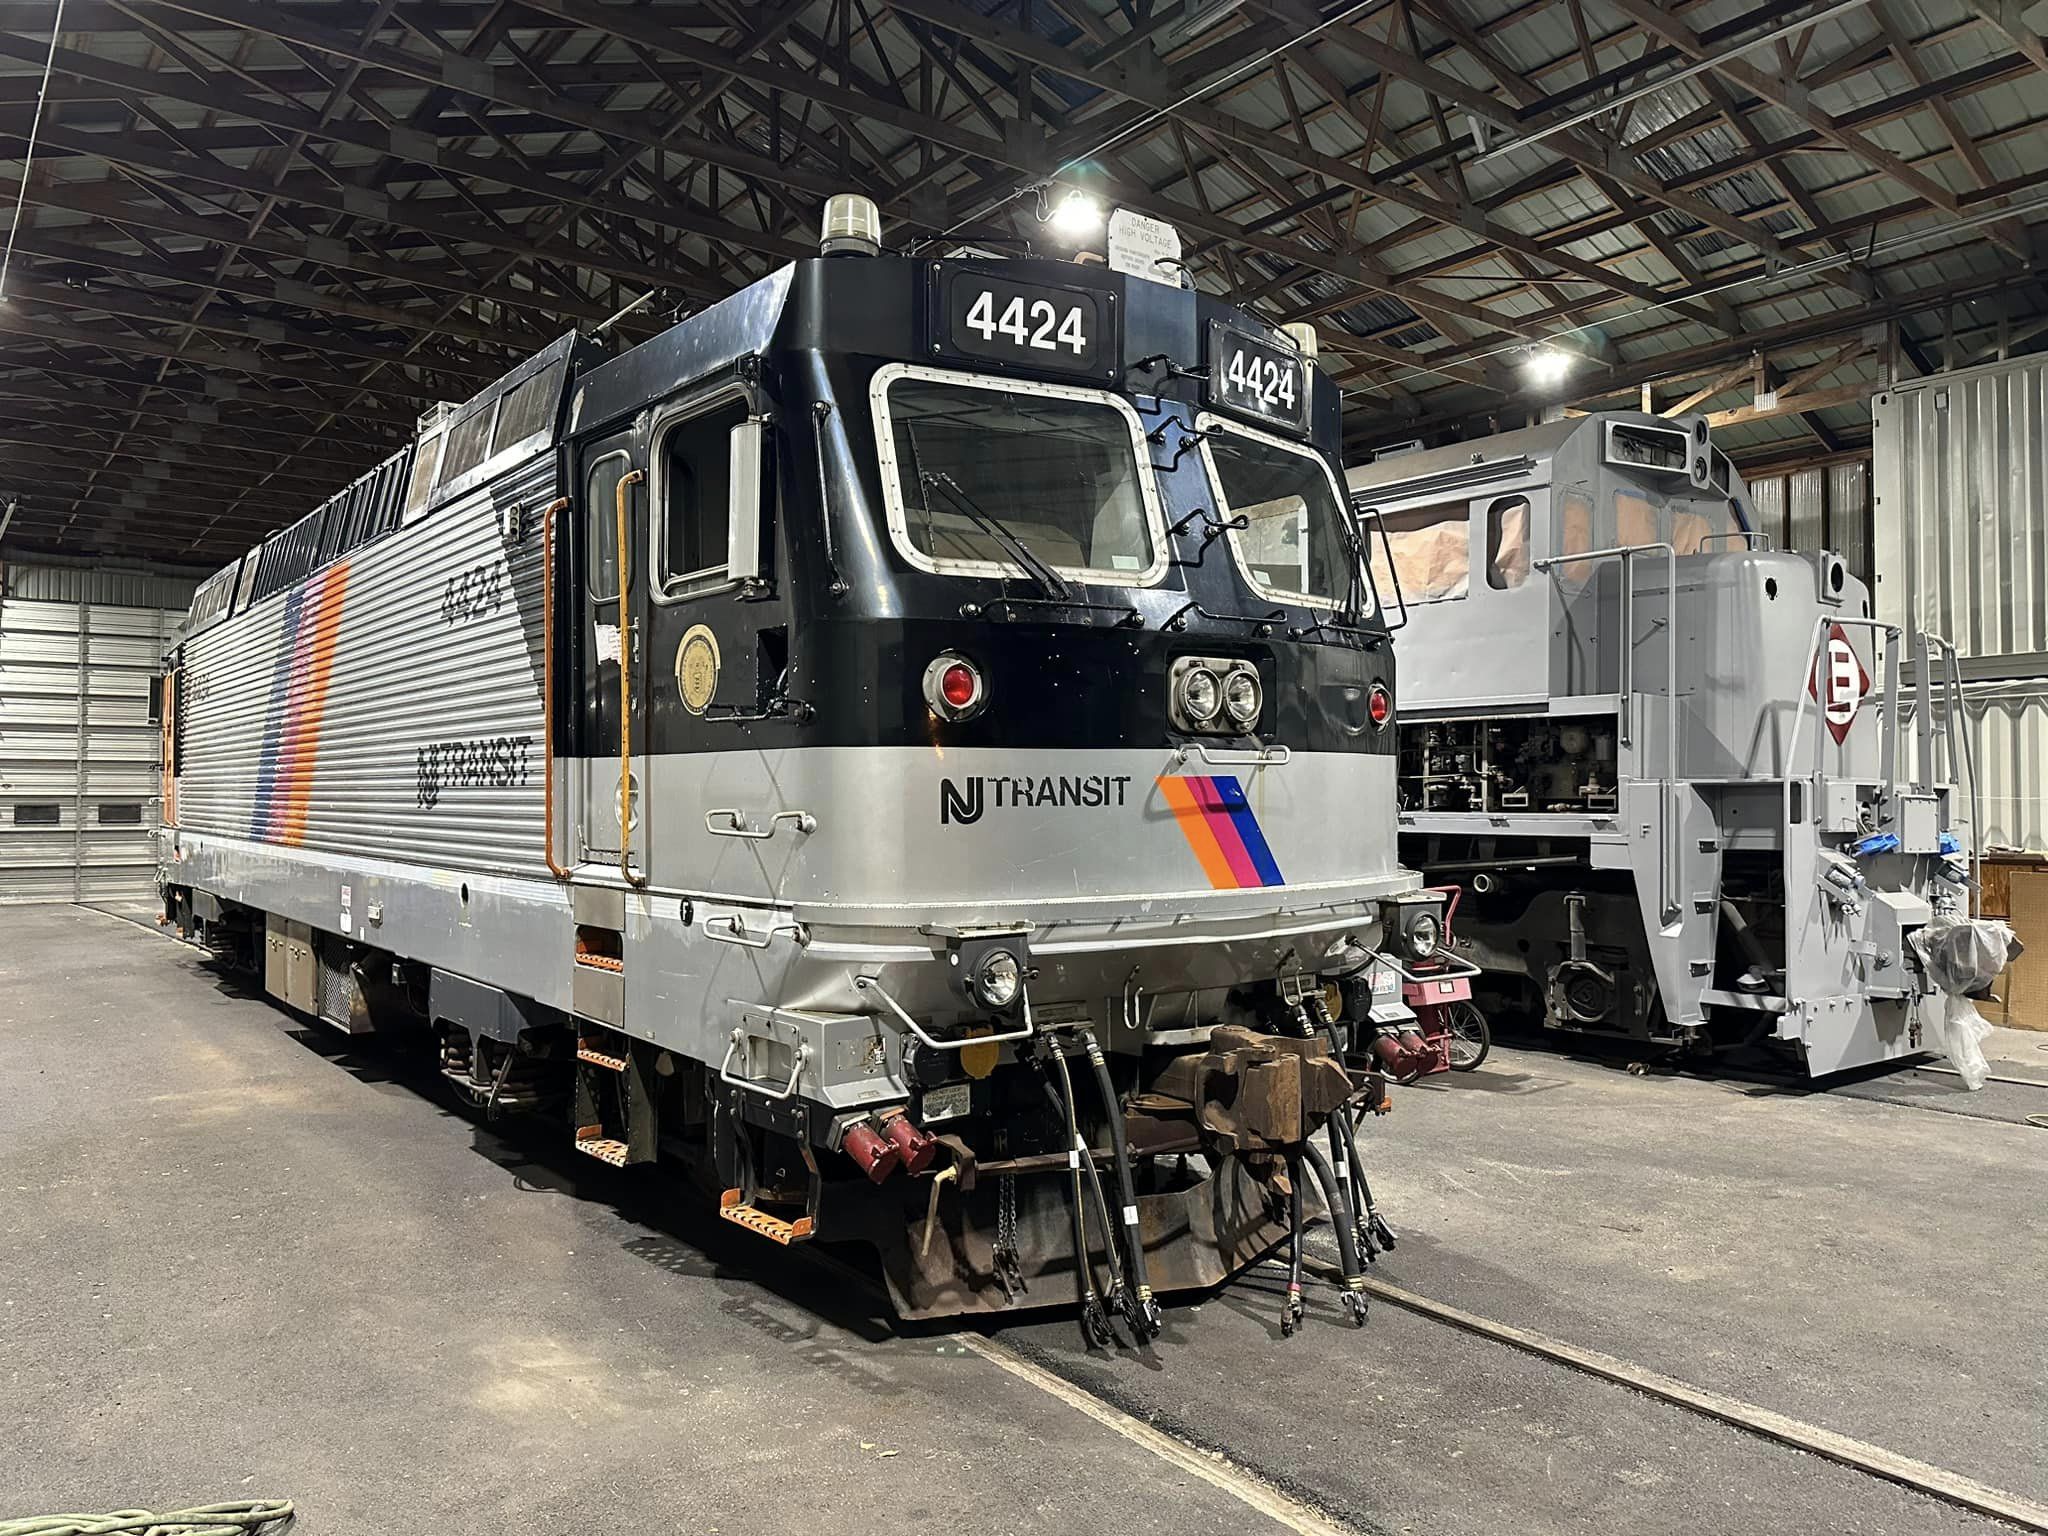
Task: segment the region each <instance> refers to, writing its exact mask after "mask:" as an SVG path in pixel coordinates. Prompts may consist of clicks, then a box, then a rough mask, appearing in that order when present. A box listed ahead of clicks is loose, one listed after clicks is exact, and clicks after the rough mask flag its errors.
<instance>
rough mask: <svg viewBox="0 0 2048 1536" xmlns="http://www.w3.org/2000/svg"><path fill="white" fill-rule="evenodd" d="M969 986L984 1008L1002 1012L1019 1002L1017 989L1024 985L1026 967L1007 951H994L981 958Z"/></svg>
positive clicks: (976, 999)
mask: <svg viewBox="0 0 2048 1536" xmlns="http://www.w3.org/2000/svg"><path fill="white" fill-rule="evenodd" d="M969 985H970V986H972V987H973V989H974V997H975V1001H977V1002H979V1003H980V1004H981V1006H982V1007H984V1008H994V1009H997V1010H1001V1009H1004V1008H1007V1007H1009V1006H1010V1004H1012V1003H1014V1002H1015V1001H1017V989H1018V988H1020V987H1021V986H1023V985H1024V967H1022V966H1021V965H1019V964H1018V963H1017V957H1016V956H1015V955H1013V954H1011V953H1010V952H1009V951H1008V950H1007V949H992V950H990V951H989V952H988V953H987V954H985V955H983V956H982V957H981V964H980V965H978V966H976V967H975V970H974V976H973V978H972V980H971V981H970V982H969Z"/></svg>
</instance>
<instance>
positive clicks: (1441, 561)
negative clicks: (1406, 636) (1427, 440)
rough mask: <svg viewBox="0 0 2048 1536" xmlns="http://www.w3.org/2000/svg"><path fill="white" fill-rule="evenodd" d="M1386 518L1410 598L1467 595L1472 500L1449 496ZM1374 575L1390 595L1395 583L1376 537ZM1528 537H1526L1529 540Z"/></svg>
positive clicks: (1404, 590)
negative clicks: (1435, 503)
mask: <svg viewBox="0 0 2048 1536" xmlns="http://www.w3.org/2000/svg"><path fill="white" fill-rule="evenodd" d="M1381 520H1382V522H1383V523H1384V525H1385V527H1386V531H1387V539H1386V548H1387V549H1388V550H1391V551H1392V553H1393V557H1394V571H1395V572H1396V573H1398V574H1399V576H1400V578H1401V598H1402V601H1404V602H1408V603H1442V602H1449V601H1451V600H1453V599H1456V598H1461V597H1463V596H1464V595H1465V594H1466V592H1467V591H1468V590H1470V587H1471V583H1472V508H1471V505H1470V503H1468V502H1462V501H1458V502H1446V503H1444V504H1443V505H1441V506H1435V507H1411V508H1409V509H1408V510H1407V511H1405V512H1388V513H1386V514H1384V515H1383V517H1382V519H1381ZM1373 543H1374V547H1373V580H1374V582H1375V583H1376V584H1377V585H1378V586H1379V590H1380V592H1381V593H1382V594H1383V595H1384V596H1386V597H1387V598H1391V597H1392V595H1393V591H1394V588H1393V584H1392V583H1391V582H1390V581H1389V580H1388V579H1387V577H1388V572H1387V569H1386V559H1385V556H1384V555H1383V554H1382V553H1381V550H1380V548H1379V541H1378V540H1374V541H1373ZM1525 543H1526V541H1525Z"/></svg>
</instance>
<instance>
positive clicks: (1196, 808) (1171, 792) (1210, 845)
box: [1156, 776, 1238, 891]
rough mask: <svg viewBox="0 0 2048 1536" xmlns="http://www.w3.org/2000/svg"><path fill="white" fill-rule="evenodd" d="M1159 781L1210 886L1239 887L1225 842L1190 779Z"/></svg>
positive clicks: (1160, 790)
mask: <svg viewBox="0 0 2048 1536" xmlns="http://www.w3.org/2000/svg"><path fill="white" fill-rule="evenodd" d="M1156 782H1157V783H1158V785H1159V792H1160V793H1161V794H1162V795H1164V796H1166V803H1167V805H1168V806H1169V807H1171V809H1172V811H1173V815H1174V819H1175V820H1176V821H1178V822H1179V823H1180V830H1181V834H1182V835H1183V836H1184V837H1186V838H1187V840H1188V846H1189V847H1190V848H1192V849H1194V850H1195V857H1196V858H1197V859H1199V860H1201V863H1202V873H1203V874H1205V875H1207V876H1208V877H1209V885H1210V887H1211V888H1212V889H1214V890H1218V891H1234V890H1237V889H1238V883H1237V875H1236V874H1235V872H1233V871H1232V869H1231V867H1230V860H1229V859H1228V858H1226V857H1225V856H1224V853H1223V845H1222V844H1221V843H1219V842H1217V841H1216V833H1215V830H1214V829H1213V828H1211V827H1210V825H1209V817H1208V813H1207V812H1205V811H1204V810H1203V809H1202V807H1201V805H1200V804H1199V803H1198V802H1197V801H1196V799H1195V792H1194V790H1193V789H1191V788H1190V787H1189V786H1188V782H1187V780H1185V779H1182V778H1177V777H1172V776H1163V777H1161V778H1160V779H1158V780H1157V781H1156Z"/></svg>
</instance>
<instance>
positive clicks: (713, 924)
mask: <svg viewBox="0 0 2048 1536" xmlns="http://www.w3.org/2000/svg"><path fill="white" fill-rule="evenodd" d="M785 933H786V934H789V935H791V936H792V937H794V938H795V939H796V941H797V942H798V943H799V944H801V943H802V942H803V933H804V925H803V924H802V923H776V924H774V925H773V926H772V927H768V928H763V929H762V930H761V931H760V932H759V933H755V932H754V931H752V930H751V929H749V928H748V927H747V925H746V924H745V923H743V922H741V921H740V919H739V916H738V915H737V914H734V915H732V916H730V917H707V918H706V919H705V920H704V937H705V938H707V939H715V940H717V942H719V943H720V944H737V945H739V946H740V947H741V948H742V949H766V948H767V947H768V946H769V945H770V944H773V943H774V942H775V940H776V939H777V938H778V937H780V936H781V935H782V934H785Z"/></svg>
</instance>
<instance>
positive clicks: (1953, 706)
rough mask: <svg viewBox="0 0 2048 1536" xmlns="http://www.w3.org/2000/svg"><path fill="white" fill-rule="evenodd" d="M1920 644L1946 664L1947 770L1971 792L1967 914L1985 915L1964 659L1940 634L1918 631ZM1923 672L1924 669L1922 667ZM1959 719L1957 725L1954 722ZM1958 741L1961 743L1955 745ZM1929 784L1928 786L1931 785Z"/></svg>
mask: <svg viewBox="0 0 2048 1536" xmlns="http://www.w3.org/2000/svg"><path fill="white" fill-rule="evenodd" d="M1920 638H1921V641H1922V643H1923V644H1931V645H1934V646H1937V647H1939V648H1940V651H1941V654H1942V659H1943V660H1944V661H1945V662H1946V663H1947V666H1946V667H1945V668H1944V669H1943V676H1942V682H1943V684H1944V691H1945V692H1946V694H1947V698H1946V700H1945V704H1946V708H1945V709H1944V710H1943V712H1942V713H1943V716H1944V719H1943V722H1942V726H1943V734H1944V735H1945V736H1946V737H1947V738H1948V762H1949V771H1950V772H1951V773H1953V772H1955V771H1956V770H1957V769H1958V768H1960V769H1961V770H1962V772H1963V774H1964V779H1965V782H1966V783H1967V784H1968V786H1969V793H1970V916H1972V917H1982V916H1983V915H1984V882H1983V877H1984V856H1983V854H1982V853H1981V852H1980V851H1979V849H1980V847H1981V839H1982V835H1983V834H1982V828H1981V823H1980V822H1979V821H1978V819H1977V818H1978V815H1979V813H1980V809H1981V808H1980V807H1979V805H1978V803H1977V753H1976V750H1975V748H1973V747H1972V746H1971V745H1970V716H1969V712H1968V711H1967V710H1966V709H1964V707H1963V662H1962V657H1961V656H1960V655H1959V654H1958V653H1957V651H1956V648H1955V643H1954V642H1953V641H1951V640H1948V639H1945V638H1944V637H1942V636H1940V635H1935V634H1928V633H1925V632H1923V633H1922V634H1921V637H1920ZM1923 671H1924V668H1923ZM1958 720H1960V721H1961V722H1962V724H1961V726H1960V727H1958V725H1957V723H1956V722H1957V721H1958ZM1958 744H1960V745H1958ZM1930 787H1931V786H1930Z"/></svg>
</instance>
